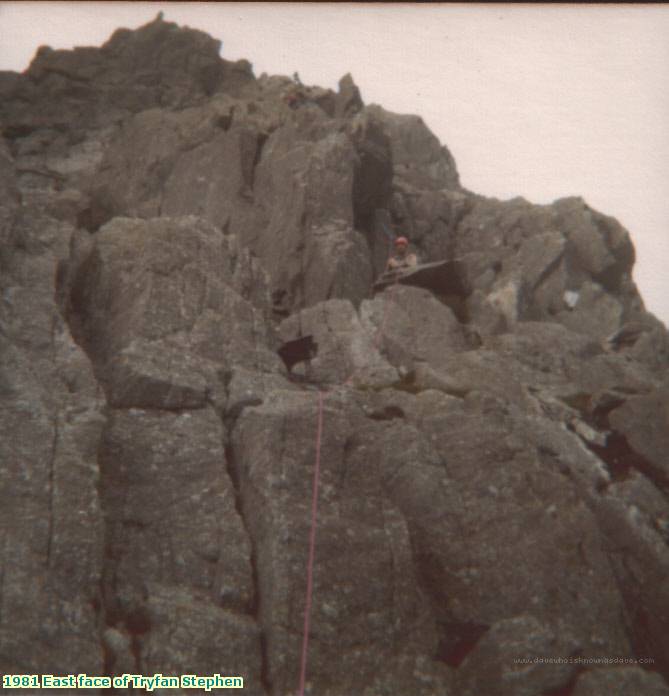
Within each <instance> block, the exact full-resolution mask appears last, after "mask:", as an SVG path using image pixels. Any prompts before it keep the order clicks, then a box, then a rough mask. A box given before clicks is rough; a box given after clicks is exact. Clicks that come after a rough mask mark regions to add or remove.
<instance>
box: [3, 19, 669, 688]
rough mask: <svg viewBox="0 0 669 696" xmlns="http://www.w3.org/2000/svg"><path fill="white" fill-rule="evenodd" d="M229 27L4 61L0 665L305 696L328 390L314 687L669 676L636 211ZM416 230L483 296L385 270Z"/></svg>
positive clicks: (657, 433)
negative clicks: (316, 485) (588, 194)
mask: <svg viewBox="0 0 669 696" xmlns="http://www.w3.org/2000/svg"><path fill="white" fill-rule="evenodd" d="M218 51H219V44H218V43H217V42H216V41H214V40H213V39H211V38H210V37H208V36H206V35H204V34H201V33H200V32H196V31H192V30H189V29H181V28H178V27H176V26H175V25H173V24H170V23H166V22H163V21H161V20H159V19H158V20H156V21H155V22H152V23H151V24H149V25H147V26H145V27H142V28H140V29H138V30H137V31H134V32H130V31H127V30H119V31H118V32H116V33H115V34H114V35H113V36H112V38H111V39H110V40H109V42H107V43H106V44H105V45H104V46H102V47H101V48H99V49H98V48H86V49H76V50H74V51H53V50H50V49H45V48H44V49H40V51H39V52H38V54H37V56H36V57H35V60H34V61H33V63H32V65H31V66H30V68H29V69H28V70H27V71H26V72H25V73H24V74H22V75H18V74H13V73H3V74H0V118H1V122H2V134H3V138H2V139H1V140H0V205H1V207H0V235H1V239H0V283H1V285H2V288H1V289H2V304H1V310H0V322H1V323H0V345H1V355H2V361H1V365H0V460H1V463H2V464H1V468H0V472H1V474H2V491H1V493H0V495H1V498H2V504H1V505H0V515H1V521H2V524H1V525H0V528H1V529H2V551H3V553H2V569H1V571H0V607H1V610H0V669H1V671H2V672H3V673H5V674H7V673H23V674H27V673H35V674H41V673H52V674H68V673H73V674H77V673H82V672H86V673H88V674H108V675H118V674H123V673H124V672H130V673H138V674H144V675H152V674H154V673H158V672H160V673H162V674H185V673H197V674H212V673H215V672H219V673H226V674H238V675H241V676H243V677H244V679H245V688H246V692H248V693H249V694H255V695H258V696H260V695H263V696H287V695H288V694H294V693H295V691H296V688H297V683H298V672H299V656H300V649H301V639H302V635H301V633H302V621H303V610H304V601H305V572H306V563H307V547H308V543H307V542H308V534H309V520H310V513H309V511H310V505H311V485H312V474H313V467H314V460H315V454H316V452H315V446H316V442H315V436H316V423H317V404H318V395H317V392H318V390H319V389H321V390H323V391H324V393H325V396H324V414H323V416H324V430H323V441H322V452H321V461H322V477H321V482H320V500H319V505H320V508H319V510H320V512H319V525H318V533H317V552H316V562H315V570H314V583H315V587H314V593H315V594H314V605H313V615H312V632H311V642H310V652H309V666H308V680H307V681H308V687H307V692H308V693H310V694H312V695H314V696H315V695H318V696H351V695H357V694H360V695H361V696H362V695H364V696H381V695H382V694H387V695H392V696H400V695H401V696H405V695H408V694H412V695H417V696H428V695H435V696H436V695H439V696H443V695H446V694H452V695H453V696H460V695H461V696H469V695H471V696H475V695H477V696H478V695H479V694H490V695H493V696H494V695H499V696H502V695H509V696H511V695H513V696H516V695H520V694H527V695H537V694H544V695H548V694H575V695H578V696H593V695H595V694H604V693H606V694H609V695H613V694H626V695H627V694H631V693H635V694H668V693H669V687H667V681H666V680H667V679H669V658H668V657H667V656H669V582H668V581H667V579H668V576H669V547H668V544H669V500H668V496H669V459H668V458H667V454H666V453H667V450H668V449H669V377H668V374H669V373H668V372H667V367H668V366H669V336H668V334H667V331H666V330H665V329H664V327H663V326H662V324H661V323H660V322H658V321H657V320H656V319H655V318H654V317H653V316H652V315H650V314H648V313H647V312H646V311H645V310H644V307H643V303H642V301H641V298H640V297H639V295H638V292H637V290H636V288H635V286H634V283H633V282H632V279H631V272H632V266H633V263H634V249H633V247H632V244H631V242H630V239H629V236H628V234H627V232H626V231H625V230H624V229H623V228H622V227H621V226H620V225H619V224H618V223H617V222H616V221H615V220H614V219H612V218H610V217H607V216H605V215H603V214H601V213H599V212H597V211H594V210H592V209H591V208H589V207H588V206H587V204H586V203H585V202H584V201H583V200H581V199H577V198H574V199H565V200H560V201H556V202H555V203H554V204H552V205H549V206H539V205H532V204H531V203H528V202H527V201H525V200H523V199H514V200H511V201H505V202H501V201H497V200H491V199H487V198H484V197H482V196H478V195H475V194H473V193H471V192H469V191H467V190H465V189H463V188H462V186H461V185H460V183H459V180H458V174H457V170H456V167H455V163H454V161H453V158H452V157H451V155H450V153H449V152H448V150H447V149H446V148H445V147H442V146H441V145H440V144H439V142H438V141H437V139H436V138H435V137H434V135H432V133H430V131H429V130H428V129H427V128H426V126H425V124H424V123H423V122H422V120H421V119H420V118H419V117H416V116H400V115H396V114H392V113H389V112H387V111H385V110H384V109H382V108H381V107H378V106H364V105H363V103H362V100H361V99H360V95H359V93H358V91H357V88H356V87H355V85H354V84H353V81H352V80H351V78H350V77H348V76H347V77H345V78H343V79H342V81H341V83H340V88H339V91H338V92H337V93H334V92H332V91H329V90H324V89H320V88H316V87H311V88H303V90H302V94H301V95H300V97H299V98H298V100H297V101H296V102H295V103H294V104H292V105H289V104H288V103H287V102H286V100H285V99H284V97H285V96H286V95H287V94H288V93H289V92H293V91H295V89H296V86H295V85H294V83H293V82H292V81H291V80H290V79H288V78H283V77H267V76H265V75H263V76H261V77H260V78H255V77H254V76H253V74H252V72H251V70H250V66H249V64H248V63H246V62H244V61H241V62H237V63H230V62H227V61H225V60H222V59H220V57H219V55H218ZM398 233H402V234H404V235H406V236H408V237H409V238H410V240H411V242H412V244H413V246H414V248H415V250H416V251H417V253H418V254H419V256H420V257H421V260H422V261H435V260H439V259H457V260H458V265H457V268H458V271H457V272H458V274H459V275H461V278H460V281H461V282H460V284H459V285H458V287H460V288H461V290H460V291H459V292H457V293H454V294H443V293H441V292H440V291H439V288H434V289H426V288H416V287H407V286H403V285H396V286H392V287H390V288H388V289H387V290H385V291H383V292H381V293H378V294H377V295H376V296H374V295H373V294H372V291H371V286H372V283H373V280H374V279H375V278H376V277H377V276H378V274H379V273H380V271H381V270H382V268H383V266H384V264H385V261H386V258H387V255H388V249H389V236H390V235H392V234H398ZM306 336H311V337H312V338H311V339H310V348H309V350H310V351H311V356H312V357H311V360H310V361H307V362H306V363H305V362H298V361H299V359H300V357H304V355H299V351H298V353H295V352H294V351H293V353H291V346H293V347H295V346H296V345H299V344H300V340H301V339H302V340H303V339H304V337H306ZM282 348H283V350H282ZM286 356H289V357H288V358H286ZM290 356H292V357H290ZM282 357H283V358H284V360H282ZM293 363H296V364H293ZM288 368H290V369H288ZM533 658H559V659H554V660H553V661H552V662H550V661H548V660H546V661H534V662H525V663H522V662H519V660H526V661H528V660H533ZM603 658H606V659H603ZM634 659H638V660H639V663H632V662H633V660H634ZM607 660H608V661H607ZM643 660H647V662H644V663H643V665H641V664H640V662H642V661H643ZM625 661H627V662H625ZM642 667H643V668H642ZM170 693H177V692H176V691H170Z"/></svg>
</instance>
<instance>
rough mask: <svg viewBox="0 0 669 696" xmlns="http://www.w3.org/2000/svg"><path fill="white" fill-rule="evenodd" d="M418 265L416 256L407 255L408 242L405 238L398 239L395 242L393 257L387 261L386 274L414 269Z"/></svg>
mask: <svg viewBox="0 0 669 696" xmlns="http://www.w3.org/2000/svg"><path fill="white" fill-rule="evenodd" d="M417 265H418V258H417V257H416V254H410V253H409V240H408V239H407V238H406V237H398V238H397V239H396V240H395V255H394V256H391V257H390V258H389V259H388V263H387V264H386V273H387V272H388V271H399V270H402V269H404V268H414V267H415V266H417Z"/></svg>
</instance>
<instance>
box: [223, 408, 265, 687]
mask: <svg viewBox="0 0 669 696" xmlns="http://www.w3.org/2000/svg"><path fill="white" fill-rule="evenodd" d="M240 414H241V412H240V413H239V414H237V415H236V417H235V418H234V421H233V422H232V423H229V424H228V428H227V433H228V442H227V444H226V445H225V449H224V452H225V467H226V470H227V472H228V476H229V477H230V481H231V482H232V486H233V488H234V492H235V509H236V510H237V514H238V515H239V518H240V519H241V521H242V524H243V525H244V529H245V530H246V535H247V537H248V539H249V544H250V546H251V557H250V559H249V561H250V564H251V580H252V582H253V597H252V599H251V602H250V605H249V607H248V612H249V614H250V615H251V616H253V619H254V620H255V622H256V625H257V626H258V628H259V636H260V637H259V642H260V682H261V684H262V687H263V689H264V690H265V691H266V692H267V693H268V694H271V693H272V680H271V678H270V671H269V655H268V651H267V636H266V635H265V630H264V628H263V625H262V620H261V617H260V602H261V596H260V594H261V593H260V579H259V576H258V551H257V548H256V542H255V539H254V536H253V534H252V532H251V528H250V525H249V522H248V520H247V518H246V513H245V512H244V501H243V498H242V487H241V484H240V481H239V472H238V469H237V465H236V462H235V454H234V448H233V446H232V431H233V430H234V424H235V423H236V421H237V418H238V417H239V415H240Z"/></svg>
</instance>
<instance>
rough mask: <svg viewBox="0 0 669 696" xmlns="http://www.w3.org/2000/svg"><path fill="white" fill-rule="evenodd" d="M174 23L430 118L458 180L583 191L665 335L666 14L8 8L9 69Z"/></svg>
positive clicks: (534, 8) (442, 7) (241, 54)
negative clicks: (622, 231)
mask: <svg viewBox="0 0 669 696" xmlns="http://www.w3.org/2000/svg"><path fill="white" fill-rule="evenodd" d="M160 10H162V11H163V12H164V13H165V19H166V20H168V21H173V22H177V23H178V24H182V25H188V26H191V27H194V28H198V29H202V30H203V31H206V32H207V33H209V34H211V35H212V36H214V37H215V38H218V39H221V40H222V42H223V48H222V55H223V57H224V58H227V59H229V60H236V59H238V58H247V59H248V60H249V61H251V63H252V64H253V68H254V72H255V74H256V76H259V75H260V74H261V73H263V72H267V73H269V74H284V75H292V73H293V72H294V71H298V72H299V74H300V77H301V78H302V81H303V82H305V83H306V84H318V85H321V86H323V87H330V88H333V89H336V88H337V82H338V80H339V78H340V77H341V76H342V75H343V74H345V73H346V72H350V73H351V74H352V75H353V77H354V79H355V81H356V83H357V85H358V86H359V88H360V91H361V93H362V97H363V100H364V101H365V103H377V104H381V105H382V106H384V107H385V108H387V109H389V110H391V111H396V112H399V113H416V114H420V115H421V116H422V117H423V118H424V120H425V121H426V123H427V124H428V126H429V127H430V128H431V129H432V131H433V132H434V133H435V134H436V135H437V137H438V138H439V139H440V140H441V142H442V143H444V144H445V145H447V146H448V148H449V149H450V150H451V152H452V153H453V156H454V157H455V160H456V162H457V166H458V171H459V172H460V178H461V181H462V184H463V185H464V186H465V187H466V188H468V189H470V190H472V191H475V192H477V193H481V194H483V195H487V196H494V197H497V198H500V199H508V198H513V197H514V196H523V197H524V198H526V199H528V200H530V201H532V202H534V203H550V202H552V201H553V200H555V199H556V198H561V197H563V196H570V195H580V196H582V197H583V198H585V200H586V201H587V202H588V204H589V205H590V206H592V207H593V208H596V209H597V210H600V211H602V212H603V213H606V214H608V215H612V216H614V217H616V218H617V219H618V220H619V221H620V222H621V223H622V224H623V225H624V226H625V227H626V228H627V229H628V230H629V232H630V234H631V236H632V240H633V241H634V245H635V247H636V251H637V264H636V266H635V272H634V278H635V280H636V282H637V285H638V286H639V289H640V291H641V294H642V297H643V299H644V301H645V303H646V307H647V308H648V309H649V310H650V311H652V312H653V313H655V314H656V316H658V318H660V319H662V320H663V321H664V323H665V324H667V325H669V273H667V270H668V269H669V197H668V196H667V193H668V191H667V189H668V184H669V89H668V85H669V6H667V5H623V4H621V5H615V4H613V5H579V4H564V5H559V4H548V5H536V4H535V5H533V4H527V5H524V4H523V5H516V4H503V3H500V4H474V3H467V4H411V3H405V4H404V3H389V4H369V5H368V4H362V3H350V4H349V3H318V4H316V3H169V2H152V3H144V2H122V3H116V2H103V3H97V2H48V3H39V2H0V69H1V70H17V71H22V70H24V69H25V68H26V67H27V66H28V64H29V62H30V60H31V58H32V56H33V55H34V53H35V50H36V49H37V47H38V46H40V45H43V44H45V45H49V46H52V47H53V48H72V47H74V46H86V45H88V46H99V45H101V44H102V43H103V42H104V41H106V40H107V39H108V38H109V36H110V35H111V33H112V32H113V31H114V29H116V28H118V27H120V26H125V27H129V28H136V27H138V26H140V25H142V24H144V23H146V22H148V21H150V20H151V19H153V18H154V17H155V15H156V13H157V12H159V11H160Z"/></svg>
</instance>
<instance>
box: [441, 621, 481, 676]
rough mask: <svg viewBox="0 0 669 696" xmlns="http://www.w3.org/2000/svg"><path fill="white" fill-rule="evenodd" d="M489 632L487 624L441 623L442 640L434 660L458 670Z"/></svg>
mask: <svg viewBox="0 0 669 696" xmlns="http://www.w3.org/2000/svg"><path fill="white" fill-rule="evenodd" d="M489 630H490V626H487V625H486V624H477V623H458V622H452V623H440V624H439V631H440V634H441V638H440V640H439V646H438V647H437V652H436V654H435V657H434V659H435V660H439V661H441V662H443V663H445V664H447V665H448V666H449V667H454V668H456V669H457V668H458V667H459V666H460V665H461V664H462V662H463V661H464V659H465V658H466V657H467V655H469V654H470V653H471V652H472V651H473V650H474V648H476V646H477V644H478V642H479V641H480V640H481V638H483V636H484V635H485V634H486V633H487V632H488V631H489Z"/></svg>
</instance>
